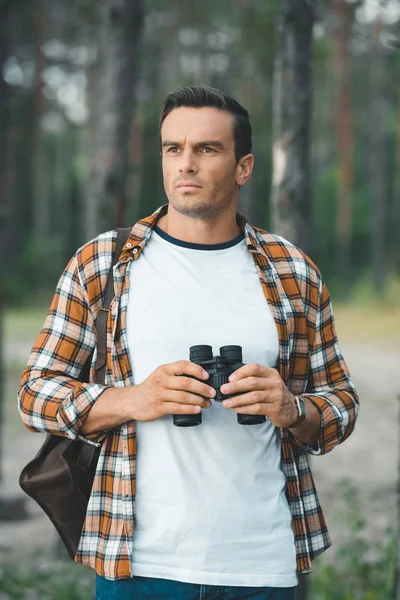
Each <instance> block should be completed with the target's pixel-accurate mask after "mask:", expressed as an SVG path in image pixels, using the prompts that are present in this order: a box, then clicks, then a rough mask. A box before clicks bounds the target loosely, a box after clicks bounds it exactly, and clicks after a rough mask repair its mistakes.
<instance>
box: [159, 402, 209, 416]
mask: <svg viewBox="0 0 400 600" xmlns="http://www.w3.org/2000/svg"><path fill="white" fill-rule="evenodd" d="M200 411H201V407H200V406H192V405H189V404H180V403H179V402H164V405H163V413H164V414H165V415H192V414H196V413H199V412H200Z"/></svg>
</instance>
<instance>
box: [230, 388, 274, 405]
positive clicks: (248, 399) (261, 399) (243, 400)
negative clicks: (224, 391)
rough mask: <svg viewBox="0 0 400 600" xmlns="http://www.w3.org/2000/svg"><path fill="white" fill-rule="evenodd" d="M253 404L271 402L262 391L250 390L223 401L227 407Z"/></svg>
mask: <svg viewBox="0 0 400 600" xmlns="http://www.w3.org/2000/svg"><path fill="white" fill-rule="evenodd" d="M252 404H269V402H268V399H267V397H266V395H265V393H264V394H263V393H262V392H261V391H254V392H248V393H247V394H241V395H240V396H235V397H233V398H228V399H227V400H224V401H223V402H222V405H223V406H225V407H226V408H242V407H248V406H251V405H252Z"/></svg>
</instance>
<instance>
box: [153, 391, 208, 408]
mask: <svg viewBox="0 0 400 600" xmlns="http://www.w3.org/2000/svg"><path fill="white" fill-rule="evenodd" d="M163 402H167V403H168V402H174V403H175V404H183V405H186V407H187V408H188V407H192V406H200V407H201V408H209V407H210V406H211V401H210V400H207V398H203V397H202V396H198V395H197V394H191V393H189V392H184V391H182V390H181V391H179V390H167V391H166V393H165V395H164V398H163Z"/></svg>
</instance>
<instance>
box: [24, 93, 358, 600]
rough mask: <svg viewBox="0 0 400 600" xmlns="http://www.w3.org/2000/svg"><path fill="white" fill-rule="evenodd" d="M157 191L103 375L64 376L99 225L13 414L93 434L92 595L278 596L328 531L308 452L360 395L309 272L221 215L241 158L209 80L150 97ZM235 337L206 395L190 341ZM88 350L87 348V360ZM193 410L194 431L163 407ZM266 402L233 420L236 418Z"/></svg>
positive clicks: (106, 255)
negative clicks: (234, 350) (226, 363)
mask: <svg viewBox="0 0 400 600" xmlns="http://www.w3.org/2000/svg"><path fill="white" fill-rule="evenodd" d="M160 144H161V156H162V168H163V176H164V186H165V191H166V195H167V197H168V201H169V202H168V204H167V205H164V206H162V207H161V208H159V209H158V210H157V211H156V212H155V213H154V214H153V215H151V216H150V217H147V218H146V219H141V220H140V221H139V222H138V223H136V225H134V227H133V228H132V231H131V234H130V237H129V239H128V242H127V243H126V244H125V246H124V248H123V251H122V253H121V255H120V257H119V262H118V263H117V265H116V267H115V268H114V280H115V286H114V287H115V298H114V301H113V303H112V305H111V308H110V312H109V315H108V356H107V373H106V383H107V385H106V386H101V385H98V384H94V383H91V384H84V383H80V382H78V381H77V377H78V375H79V372H80V370H81V369H82V367H83V365H84V364H85V361H86V359H87V357H88V356H89V354H90V352H91V351H92V350H93V347H94V346H95V337H94V329H93V322H94V319H95V318H96V315H97V314H98V312H99V308H100V306H101V298H102V290H103V289H104V286H105V278H106V276H107V272H108V269H109V266H110V263H111V255H112V249H113V244H115V239H116V232H108V233H104V234H102V235H100V236H99V237H98V238H96V239H95V240H93V241H91V242H89V243H88V244H86V245H85V246H83V248H80V249H79V250H78V251H77V252H76V254H75V256H74V257H73V258H72V259H71V261H70V263H69V265H68V266H67V268H66V270H65V271H64V273H63V275H62V277H61V280H60V282H59V284H58V288H57V291H56V294H55V296H54V299H53V303H52V306H51V310H50V312H49V316H48V318H47V321H46V323H45V327H44V329H43V331H42V334H41V335H40V336H39V338H38V340H37V342H36V344H35V346H34V348H33V351H32V354H31V357H30V359H29V363H28V366H27V369H26V370H25V372H24V374H23V377H22V381H21V386H20V391H19V401H20V411H21V417H22V419H23V421H24V423H25V424H26V425H27V427H28V428H30V429H32V430H34V431H47V432H51V433H56V434H58V435H60V434H61V435H65V436H69V437H70V438H76V437H77V436H80V437H81V438H83V439H87V440H89V441H93V440H95V441H103V445H102V452H101V455H100V459H99V463H98V467H97V473H96V477H95V480H94V484H93V489H92V495H91V498H90V501H89V505H88V510H87V516H86V521H85V524H84V527H83V531H82V536H81V540H80V544H79V549H78V552H77V555H76V557H75V560H76V561H77V562H80V563H83V564H86V565H89V566H91V567H93V568H94V569H95V570H96V572H97V584H96V590H97V598H98V599H102V600H103V599H106V598H114V597H118V598H122V599H123V598H152V599H155V598H163V599H164V598H165V599H166V598H172V599H177V598H182V599H185V600H189V599H192V598H193V599H195V598H196V599H197V598H204V599H210V600H211V599H212V598H226V599H228V598H229V599H232V600H233V599H236V598H238V599H239V598H253V599H254V600H259V599H274V600H289V599H293V598H294V594H295V587H296V585H297V582H298V579H297V574H299V573H300V572H302V573H308V572H310V571H311V560H312V559H313V558H314V557H315V556H317V555H318V554H320V553H321V552H323V551H324V550H325V549H326V548H327V547H328V546H329V545H330V539H329V536H328V533H327V529H326V524H325V521H324V517H323V514H322V512H321V509H320V506H319V502H318V498H317V495H316V491H315V487H314V483H313V480H312V476H311V472H310V469H309V466H308V462H307V457H306V453H307V452H309V453H311V454H324V453H326V452H328V451H330V450H332V449H333V448H334V447H335V446H336V445H337V444H339V443H341V442H342V441H344V440H345V439H346V438H347V437H348V436H349V435H350V433H351V432H352V430H353V428H354V423H355V419H356V416H357V412H358V398H357V395H356V392H355V389H354V387H353V384H352V382H351V380H350V377H349V373H348V370H347V367H346V364H345V362H344V360H343V357H342V355H341V353H340V350H339V347H338V344H337V339H336V334H335V329H334V322H333V316H332V312H331V305H330V300H329V294H328V291H327V288H326V287H325V285H324V283H323V282H322V279H321V276H320V273H319V271H318V269H317V267H316V266H315V265H314V264H313V263H312V261H311V260H310V259H309V258H308V257H307V256H305V255H304V253H303V252H302V251H301V250H299V249H298V248H296V247H295V246H293V245H292V244H291V243H290V242H288V241H286V240H284V239H282V238H281V237H279V236H277V235H273V234H270V233H268V232H266V231H263V230H262V229H259V228H257V227H253V226H252V225H251V224H250V223H249V222H248V221H247V220H246V218H245V217H244V216H242V215H240V214H239V213H237V212H236V208H237V201H238V191H239V188H240V186H242V185H244V184H245V183H246V181H247V180H248V179H249V177H250V176H251V173H252V169H253V164H254V157H253V155H252V153H251V127H250V123H249V116H248V113H247V111H246V110H245V109H244V108H243V107H242V106H240V104H238V102H236V101H235V100H233V99H232V98H229V97H228V96H226V95H225V94H223V93H222V92H220V91H219V90H215V89H212V88H209V87H207V86H191V87H187V88H181V89H179V90H176V91H174V92H172V93H171V94H169V96H167V98H166V100H165V103H164V106H163V109H162V113H161V119H160ZM198 344H205V345H210V346H212V349H213V352H214V355H216V354H218V351H219V348H220V347H221V346H224V345H239V346H241V347H242V348H243V362H244V363H245V365H244V366H242V367H240V368H239V369H237V370H236V371H235V373H234V374H233V375H232V376H231V377H230V383H229V384H228V385H225V386H223V387H222V388H221V392H222V393H225V394H226V395H231V394H237V395H235V396H233V397H231V398H230V399H229V400H225V401H224V402H223V403H220V402H213V398H214V397H215V394H216V390H215V389H214V388H212V387H210V385H208V384H207V379H208V373H207V372H204V371H203V368H202V367H201V366H200V365H198V364H195V363H194V362H190V361H189V360H188V358H189V348H190V347H191V346H194V345H198ZM94 360H95V358H94ZM200 411H201V414H202V424H201V425H200V426H197V427H177V426H174V424H173V417H172V415H182V414H186V415H187V414H198V413H200ZM238 413H240V414H247V415H260V416H265V417H266V420H265V422H263V423H261V424H257V425H240V424H239V423H238V421H237V414H238Z"/></svg>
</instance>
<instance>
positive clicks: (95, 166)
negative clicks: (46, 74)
mask: <svg viewBox="0 0 400 600" xmlns="http://www.w3.org/2000/svg"><path fill="white" fill-rule="evenodd" d="M97 7H98V10H99V13H98V25H97V37H98V47H97V49H98V64H97V69H98V74H99V81H98V86H97V90H96V94H95V96H94V97H92V102H93V101H94V105H93V103H92V106H91V107H90V108H91V111H92V117H93V116H94V117H95V118H96V122H95V124H94V125H95V128H96V129H95V134H94V146H93V148H92V168H91V175H90V180H89V182H88V189H87V205H86V236H87V238H93V237H95V236H96V235H98V234H99V233H100V232H102V231H107V230H109V229H112V228H114V227H116V226H122V225H124V224H125V225H126V210H127V194H126V182H127V177H128V173H129V167H130V154H129V148H130V133H131V127H132V121H133V110H134V102H135V90H136V75H137V70H138V69H137V68H138V52H139V48H140V41H141V33H142V26H143V16H144V15H143V11H144V9H143V4H142V0H101V1H100V2H99V3H98V4H97Z"/></svg>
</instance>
